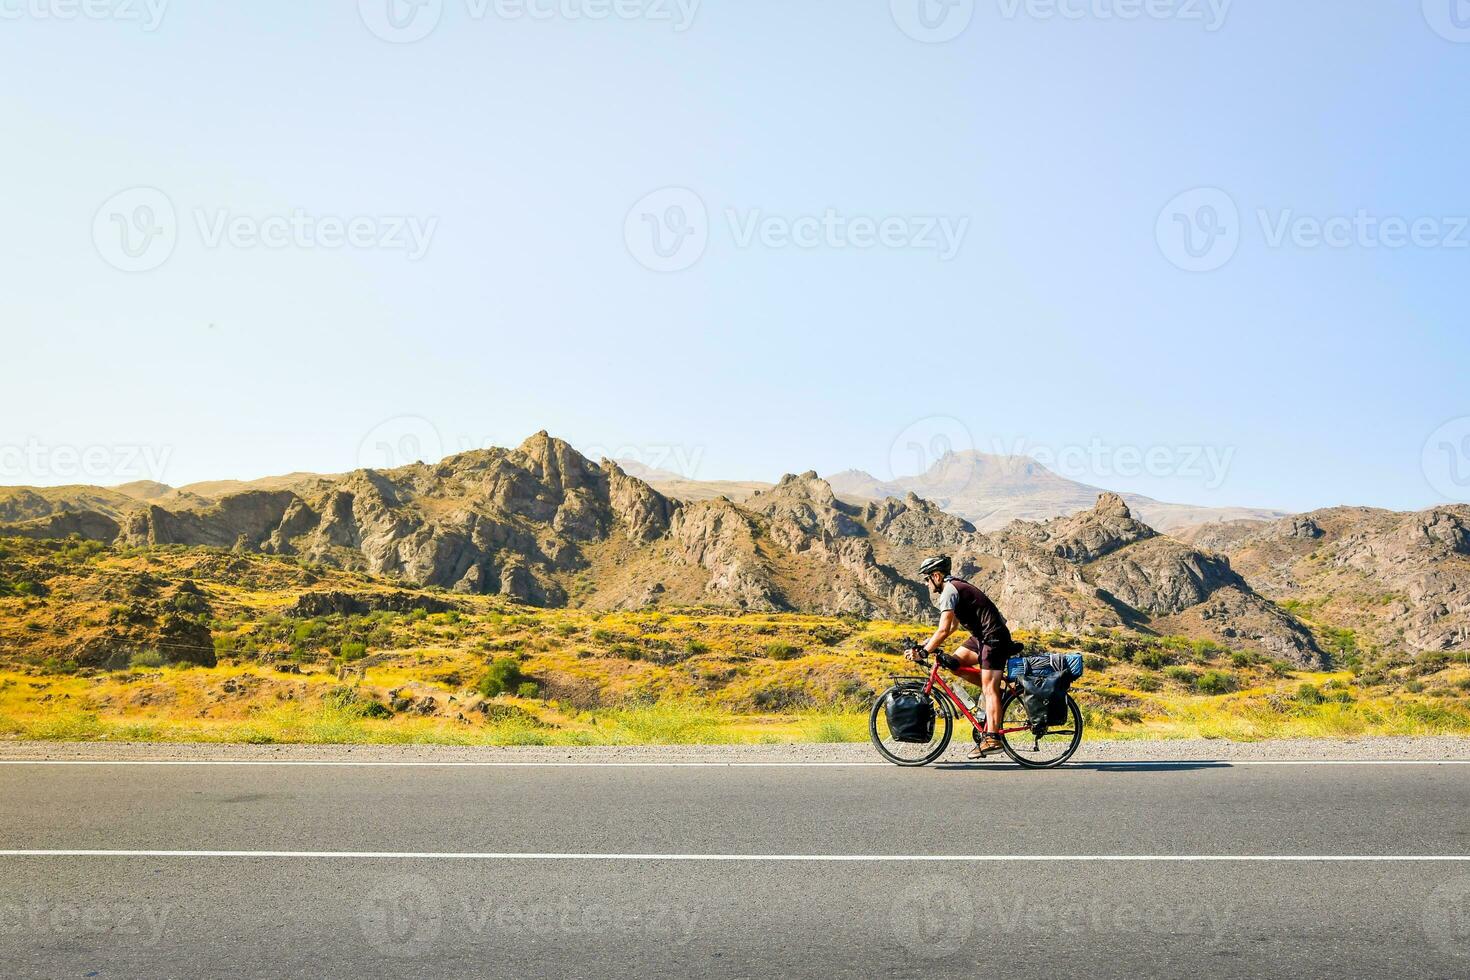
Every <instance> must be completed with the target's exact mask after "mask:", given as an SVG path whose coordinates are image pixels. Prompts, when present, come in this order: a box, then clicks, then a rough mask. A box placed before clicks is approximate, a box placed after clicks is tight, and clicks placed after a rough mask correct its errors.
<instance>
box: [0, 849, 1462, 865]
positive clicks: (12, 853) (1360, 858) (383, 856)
mask: <svg viewBox="0 0 1470 980" xmlns="http://www.w3.org/2000/svg"><path fill="white" fill-rule="evenodd" d="M3 857H119V858H122V857H147V858H290V859H303V860H430V861H741V862H773V863H774V862H851V863H858V862H885V863H902V862H921V863H936V862H938V863H951V864H959V863H966V864H981V863H990V862H996V861H1008V862H1014V861H1024V862H1084V861H1086V862H1118V863H1127V862H1135V863H1142V862H1169V863H1179V864H1187V863H1196V862H1206V861H1209V862H1237V863H1264V862H1294V863H1328V862H1355V863H1356V862H1365V863H1390V862H1391V863H1406V862H1420V863H1424V862H1433V863H1442V862H1450V861H1453V862H1462V861H1470V854H580V853H555V852H551V853H541V854H538V853H529V852H517V851H508V852H490V851H485V852H480V851H154V850H82V849H34V850H30V849H26V850H0V858H3Z"/></svg>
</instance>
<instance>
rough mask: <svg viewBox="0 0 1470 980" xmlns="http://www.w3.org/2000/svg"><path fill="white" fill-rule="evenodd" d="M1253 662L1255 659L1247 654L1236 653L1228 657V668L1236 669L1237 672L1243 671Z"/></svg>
mask: <svg viewBox="0 0 1470 980" xmlns="http://www.w3.org/2000/svg"><path fill="white" fill-rule="evenodd" d="M1255 662H1256V658H1255V657H1252V656H1251V655H1250V654H1248V653H1240V652H1236V653H1232V654H1231V655H1230V666H1232V667H1234V668H1236V669H1237V670H1244V669H1245V668H1246V667H1249V666H1250V665H1251V664H1253V663H1255Z"/></svg>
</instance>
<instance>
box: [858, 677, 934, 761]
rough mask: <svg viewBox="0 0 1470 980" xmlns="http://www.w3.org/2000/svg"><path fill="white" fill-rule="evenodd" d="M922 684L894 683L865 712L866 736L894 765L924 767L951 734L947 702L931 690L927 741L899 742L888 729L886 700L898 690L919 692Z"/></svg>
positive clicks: (880, 753)
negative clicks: (931, 722)
mask: <svg viewBox="0 0 1470 980" xmlns="http://www.w3.org/2000/svg"><path fill="white" fill-rule="evenodd" d="M923 688H924V685H923V684H922V683H910V684H895V685H893V686H892V687H890V688H889V689H888V690H886V691H884V692H883V693H882V694H880V695H878V697H877V698H876V699H875V700H874V701H873V710H872V711H871V712H870V713H869V714H868V735H869V736H870V737H871V738H872V740H873V747H874V748H876V749H877V750H878V754H879V755H881V756H883V758H885V759H887V760H888V761H889V762H891V763H893V764H894V765H895V766H927V765H928V764H929V763H931V762H933V761H934V760H935V759H937V758H939V757H940V756H941V755H943V754H944V750H945V749H947V748H949V740H950V738H951V737H952V736H953V735H954V714H953V713H952V712H951V711H950V707H949V702H948V701H947V700H945V699H944V698H942V697H940V696H939V695H938V694H936V693H935V692H934V691H930V692H929V703H930V704H931V705H933V706H934V735H933V737H932V738H931V739H930V740H929V741H927V742H900V741H898V740H897V739H895V738H894V737H893V733H892V732H891V731H890V730H889V728H888V711H887V707H888V699H889V698H890V697H892V696H893V695H894V694H895V693H897V692H898V691H913V690H920V691H922V690H923Z"/></svg>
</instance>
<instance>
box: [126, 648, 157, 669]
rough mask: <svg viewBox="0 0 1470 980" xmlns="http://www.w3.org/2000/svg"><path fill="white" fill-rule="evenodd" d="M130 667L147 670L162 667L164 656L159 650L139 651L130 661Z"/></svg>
mask: <svg viewBox="0 0 1470 980" xmlns="http://www.w3.org/2000/svg"><path fill="white" fill-rule="evenodd" d="M128 666H130V667H145V668H152V667H162V666H163V654H161V653H159V652H158V651H157V650H139V651H137V652H136V653H134V654H133V655H132V657H130V658H129V659H128Z"/></svg>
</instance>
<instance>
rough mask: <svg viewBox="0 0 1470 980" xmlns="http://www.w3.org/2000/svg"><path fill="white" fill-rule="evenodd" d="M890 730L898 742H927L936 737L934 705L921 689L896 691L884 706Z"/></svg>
mask: <svg viewBox="0 0 1470 980" xmlns="http://www.w3.org/2000/svg"><path fill="white" fill-rule="evenodd" d="M884 710H885V711H886V712H887V713H888V731H889V732H890V733H891V734H892V735H893V739H894V741H896V742H914V743H925V742H930V741H933V739H934V705H933V704H932V703H930V701H929V696H928V695H927V694H925V693H924V692H923V691H922V690H921V689H918V688H915V689H913V690H901V691H894V692H893V693H892V694H890V695H889V696H888V704H887V705H885V706H884Z"/></svg>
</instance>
